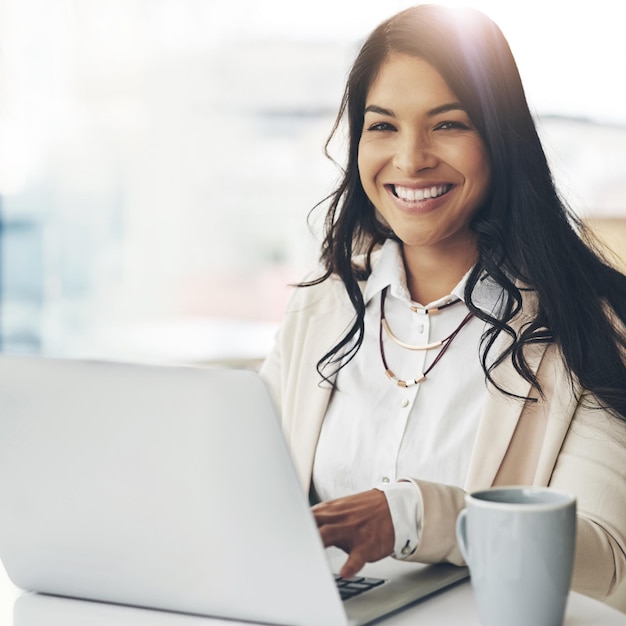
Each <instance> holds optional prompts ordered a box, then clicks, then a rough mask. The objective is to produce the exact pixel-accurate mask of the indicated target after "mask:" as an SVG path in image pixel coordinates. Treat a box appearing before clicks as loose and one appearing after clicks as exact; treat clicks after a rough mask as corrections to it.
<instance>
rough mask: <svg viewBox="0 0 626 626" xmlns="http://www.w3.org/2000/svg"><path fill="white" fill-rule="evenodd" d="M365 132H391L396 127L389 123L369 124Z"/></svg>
mask: <svg viewBox="0 0 626 626" xmlns="http://www.w3.org/2000/svg"><path fill="white" fill-rule="evenodd" d="M367 130H368V131H371V132H392V131H395V130H396V127H395V126H394V125H393V124H390V123H389V122H376V123H375V124H370V125H369V126H368V127H367Z"/></svg>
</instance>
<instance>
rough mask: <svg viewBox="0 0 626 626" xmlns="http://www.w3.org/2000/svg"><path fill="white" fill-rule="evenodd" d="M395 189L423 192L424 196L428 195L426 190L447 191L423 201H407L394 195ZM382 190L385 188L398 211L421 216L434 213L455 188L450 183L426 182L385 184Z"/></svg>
mask: <svg viewBox="0 0 626 626" xmlns="http://www.w3.org/2000/svg"><path fill="white" fill-rule="evenodd" d="M396 187H404V188H405V189H409V190H411V191H414V192H420V191H425V192H426V194H428V190H431V189H433V188H438V189H439V190H441V188H444V189H445V188H447V189H445V191H444V192H443V193H442V194H441V195H438V196H436V197H434V198H431V197H428V198H423V199H414V200H407V199H404V198H401V197H399V196H398V195H397V194H396V192H395V188H396ZM384 188H385V191H386V192H387V195H388V196H389V198H390V199H391V201H392V202H393V204H394V205H395V206H396V207H397V208H398V209H399V210H401V211H403V212H405V213H412V214H423V213H429V212H430V211H434V210H435V209H437V208H438V207H439V206H441V205H442V204H443V203H444V202H446V201H447V200H448V198H449V196H450V194H451V193H452V192H453V191H454V189H455V188H456V185H454V184H453V183H450V182H441V181H426V182H420V183H415V182H413V183H402V182H395V183H387V184H385V185H384Z"/></svg>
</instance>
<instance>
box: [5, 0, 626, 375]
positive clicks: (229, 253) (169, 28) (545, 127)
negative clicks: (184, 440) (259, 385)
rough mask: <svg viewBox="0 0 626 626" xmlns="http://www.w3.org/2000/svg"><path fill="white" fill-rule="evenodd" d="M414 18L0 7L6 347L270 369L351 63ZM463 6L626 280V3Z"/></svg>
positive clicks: (165, 5) (313, 230) (208, 2)
mask: <svg viewBox="0 0 626 626" xmlns="http://www.w3.org/2000/svg"><path fill="white" fill-rule="evenodd" d="M412 4H414V2H400V1H390V0H386V1H385V2H381V1H380V0H375V1H374V0H359V1H358V2H357V1H347V0H332V1H331V0H316V1H315V2H314V3H313V2H312V3H302V2H284V1H280V0H265V1H264V2H256V1H254V0H0V350H4V351H11V352H43V353H47V354H53V355H59V356H89V357H95V358H107V359H109V358H110V359H121V360H135V361H150V362H170V363H228V364H237V365H239V364H253V365H254V364H258V362H259V361H260V359H262V358H263V356H264V355H265V354H266V352H267V350H268V349H269V348H270V346H271V344H272V338H273V335H274V332H275V329H276V327H277V325H278V323H279V322H280V319H281V317H282V312H283V309H284V306H285V303H286V301H287V298H288V297H289V293H290V289H289V287H288V285H289V283H291V282H294V281H297V280H298V279H299V278H301V277H302V275H303V274H304V273H305V272H307V271H308V270H309V269H310V268H312V267H314V266H315V263H316V261H317V249H318V245H319V225H320V223H321V222H320V219H319V216H318V218H317V219H313V221H312V223H311V224H308V223H307V218H308V215H309V212H310V211H311V209H312V208H313V207H314V206H315V204H316V203H318V202H319V201H320V200H322V199H323V198H324V197H325V196H326V195H327V194H328V193H329V192H330V191H331V190H332V188H333V185H334V184H335V182H336V180H337V177H338V170H337V168H336V166H335V165H333V164H332V163H331V162H330V161H329V160H328V159H326V158H325V156H324V154H323V145H324V142H325V139H326V137H327V135H328V133H329V131H330V129H331V126H332V122H333V119H334V115H335V113H336V110H337V107H338V104H339V100H340V97H341V93H342V90H343V84H344V80H345V78H346V75H347V71H348V68H349V66H350V64H351V61H352V59H353V58H354V55H355V53H356V51H357V49H358V47H359V45H360V43H361V42H362V40H363V38H364V37H365V36H366V35H367V34H368V33H369V32H370V31H371V30H372V29H373V28H374V27H375V26H376V25H377V24H378V23H379V22H380V21H381V20H382V19H385V18H386V17H388V16H389V15H391V14H393V13H395V12H396V11H398V10H400V9H402V8H405V7H406V6H410V5H412ZM440 4H454V3H448V2H440ZM463 4H466V5H472V6H475V7H476V8H478V9H481V10H483V11H484V12H486V13H487V14H489V15H490V16H491V17H493V18H494V19H495V20H496V22H497V23H498V24H499V25H500V27H501V28H502V30H503V31H504V33H505V35H506V36H507V38H508V39H509V42H510V44H511V47H512V49H513V52H514V54H515V56H516V58H517V61H518V64H519V67H520V71H521V74H522V79H523V80H524V83H525V85H526V89H527V95H528V99H529V102H530V104H531V108H532V110H533V112H534V113H535V114H536V116H537V120H538V124H539V127H540V130H541V134H542V137H543V140H544V143H545V147H546V150H547V152H548V154H549V157H550V160H551V161H552V164H553V168H554V172H555V176H556V179H557V182H558V184H559V186H560V188H561V190H562V192H563V193H564V195H565V196H566V198H567V199H568V200H569V202H570V204H571V205H572V207H573V208H574V209H575V210H576V211H577V212H578V213H579V214H580V215H581V216H582V217H583V218H584V219H586V220H588V221H589V222H590V223H591V224H592V225H593V227H594V228H596V229H597V231H598V232H599V233H600V234H601V235H602V236H603V237H604V238H605V240H606V241H607V243H608V244H609V245H610V246H611V247H612V249H613V250H614V251H615V253H616V257H615V259H616V261H615V262H616V263H618V264H620V263H621V264H622V266H623V264H624V259H626V234H625V232H626V227H625V224H626V85H625V83H624V81H623V80H622V78H621V76H622V73H623V68H624V67H625V66H626V38H624V37H623V33H622V25H621V24H622V20H621V19H620V15H618V11H619V10H620V9H619V3H615V2H611V1H605V2H603V1H602V0H596V1H595V2H594V3H593V5H591V6H590V5H588V4H581V3H571V2H569V1H567V2H562V1H556V0H553V1H551V0H543V1H542V2H533V1H532V0H530V1H525V2H523V3H521V2H517V1H512V2H501V0H493V1H487V0H485V1H482V2H481V1H475V2H465V3H463ZM335 156H336V158H337V159H338V160H339V161H341V156H342V155H341V146H340V145H338V146H335Z"/></svg>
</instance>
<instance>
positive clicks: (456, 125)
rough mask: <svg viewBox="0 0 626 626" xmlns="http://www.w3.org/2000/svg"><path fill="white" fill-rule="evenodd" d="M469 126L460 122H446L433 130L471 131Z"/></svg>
mask: <svg viewBox="0 0 626 626" xmlns="http://www.w3.org/2000/svg"><path fill="white" fill-rule="evenodd" d="M471 129H472V126H471V124H467V123H465V122H460V121H458V120H448V121H446V122H441V123H440V124H437V126H436V127H435V130H471Z"/></svg>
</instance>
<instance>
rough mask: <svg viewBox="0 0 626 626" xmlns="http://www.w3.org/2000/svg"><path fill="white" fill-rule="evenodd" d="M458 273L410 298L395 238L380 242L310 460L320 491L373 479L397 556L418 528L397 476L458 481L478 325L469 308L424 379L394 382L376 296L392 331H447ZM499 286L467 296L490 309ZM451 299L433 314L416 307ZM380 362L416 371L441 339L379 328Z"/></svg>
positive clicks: (474, 409) (412, 503) (415, 506)
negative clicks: (356, 341) (360, 334)
mask: <svg viewBox="0 0 626 626" xmlns="http://www.w3.org/2000/svg"><path fill="white" fill-rule="evenodd" d="M466 278H467V277H464V278H463V279H462V280H461V282H460V283H459V284H458V285H457V286H456V287H455V288H454V289H453V291H452V293H451V294H449V295H448V296H446V297H444V298H441V299H440V300H437V301H434V302H429V303H423V305H424V306H420V305H418V303H415V302H412V300H411V297H410V294H409V291H408V289H407V286H406V274H405V269H404V262H403V258H402V253H401V250H400V246H399V244H398V243H397V242H395V241H393V240H387V242H386V243H385V244H384V245H383V248H382V251H381V254H380V257H379V259H378V262H377V263H376V265H375V267H374V268H373V271H372V274H371V276H370V277H369V279H368V281H367V285H366V289H365V292H364V300H365V304H366V312H365V336H364V340H363V344H362V345H361V347H360V349H359V351H358V352H357V354H356V356H355V357H354V358H353V359H352V360H351V361H350V362H349V363H347V364H346V365H345V366H344V367H343V368H342V369H341V370H340V371H339V373H338V377H337V388H336V390H335V391H333V394H332V396H331V400H330V404H329V407H328V411H327V413H326V417H325V419H324V424H323V426H322V431H321V435H320V439H319V442H318V446H317V450H316V455H315V463H314V468H313V484H314V487H315V491H316V493H317V495H318V497H319V498H320V499H321V500H330V499H334V498H338V497H341V496H345V495H349V494H353V493H358V492H360V491H365V490H368V489H371V488H372V487H376V488H379V489H381V490H382V491H383V492H384V493H385V495H386V497H387V501H388V503H389V507H390V511H391V517H392V521H393V525H394V531H395V546H394V554H395V556H397V557H400V558H402V557H403V556H408V555H409V554H411V553H412V552H413V551H414V550H415V549H416V547H417V545H418V542H419V537H420V532H421V524H420V520H421V517H422V515H421V512H422V500H421V494H420V492H419V489H418V488H417V486H415V484H414V483H409V482H402V478H406V477H416V478H420V479H423V480H428V481H433V482H440V483H446V484H450V485H456V486H462V485H463V484H464V482H465V476H466V474H467V470H468V466H469V461H470V456H471V452H472V447H473V442H474V438H475V435H476V430H477V426H478V421H479V417H480V412H481V408H482V406H483V403H484V400H485V395H486V393H487V391H486V385H485V376H484V373H483V371H482V368H481V365H480V361H479V344H480V338H481V335H482V333H483V332H484V330H485V325H484V323H483V322H482V321H480V320H479V319H477V318H476V317H473V318H472V319H471V320H470V321H469V322H468V323H467V324H466V325H465V326H464V327H463V328H462V330H461V331H460V332H459V333H458V335H457V336H456V337H455V339H454V341H453V342H452V343H451V345H450V347H449V348H448V350H447V351H446V353H445V355H444V356H443V357H442V358H441V360H440V361H439V362H438V363H437V364H436V366H435V367H434V368H433V369H432V371H431V372H430V373H429V374H428V375H427V378H426V380H425V381H424V382H422V383H420V384H418V385H414V386H410V387H406V388H405V387H401V386H398V385H397V384H396V383H395V382H394V381H393V380H391V379H389V378H388V377H387V375H386V374H385V368H384V366H383V363H382V358H381V354H380V348H379V329H380V324H381V320H380V298H381V293H382V291H383V289H384V288H385V287H389V289H388V292H387V297H386V301H385V318H386V320H387V322H388V324H389V327H390V329H391V331H392V332H393V333H394V335H395V336H396V337H397V338H399V339H400V340H402V341H404V342H406V343H408V344H411V345H415V346H423V345H426V344H428V343H432V342H435V341H438V340H441V339H443V338H445V337H447V336H448V335H450V333H452V332H453V331H454V330H455V329H456V328H457V327H458V326H459V324H460V323H461V322H462V320H463V318H464V317H465V316H466V315H467V313H468V309H467V307H466V306H465V303H464V302H463V290H464V286H465V282H466ZM500 295H501V288H500V287H498V286H497V285H495V284H494V283H493V282H491V281H489V280H485V281H483V282H482V283H481V284H480V285H479V287H478V288H477V289H476V290H475V292H474V297H473V299H474V302H475V304H476V305H477V306H479V307H480V308H482V309H485V310H489V311H492V310H493V309H494V308H495V306H496V305H497V303H498V299H499V297H500ZM457 298H458V299H460V300H461V302H459V303H457V304H454V305H452V306H449V307H446V308H445V309H443V310H441V311H440V312H439V313H437V314H435V315H428V314H426V313H424V311H423V308H424V307H426V308H432V307H437V306H441V305H443V304H447V303H448V302H451V301H452V300H455V299H457ZM383 342H384V351H385V357H386V360H387V364H388V366H389V368H390V369H391V370H393V372H394V373H395V375H396V376H397V377H398V378H400V379H403V380H409V379H414V378H419V376H420V374H421V373H423V372H424V371H425V370H426V369H427V368H428V366H429V365H430V364H431V363H432V362H433V360H434V359H435V358H436V356H437V354H438V353H439V351H440V350H441V348H435V349H431V350H408V349H406V348H404V347H401V346H399V345H398V344H397V343H395V342H394V341H392V340H391V338H390V337H389V335H387V333H385V332H383Z"/></svg>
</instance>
